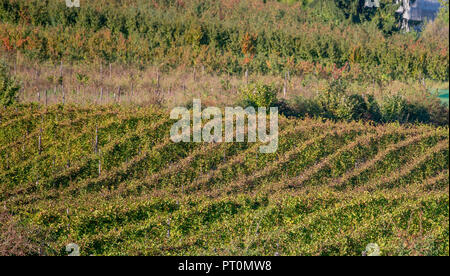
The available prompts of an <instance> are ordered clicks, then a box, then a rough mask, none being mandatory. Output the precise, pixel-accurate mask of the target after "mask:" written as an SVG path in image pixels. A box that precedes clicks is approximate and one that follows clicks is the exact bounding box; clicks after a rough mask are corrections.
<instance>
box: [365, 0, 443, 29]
mask: <svg viewBox="0 0 450 276" xmlns="http://www.w3.org/2000/svg"><path fill="white" fill-rule="evenodd" d="M395 2H396V3H397V4H400V7H399V9H398V10H397V13H400V14H401V17H402V23H401V24H402V29H404V30H406V31H408V30H409V28H410V26H411V25H413V24H417V23H419V22H424V21H425V20H434V19H435V18H436V16H437V14H438V12H439V9H440V7H441V4H440V3H439V1H438V0H395ZM365 6H366V7H368V8H374V7H379V6H380V1H379V0H366V1H365Z"/></svg>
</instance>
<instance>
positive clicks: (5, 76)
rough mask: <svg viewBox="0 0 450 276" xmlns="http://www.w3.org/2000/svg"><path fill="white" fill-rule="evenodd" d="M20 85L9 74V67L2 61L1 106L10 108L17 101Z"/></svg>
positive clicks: (0, 77) (0, 70) (0, 61)
mask: <svg viewBox="0 0 450 276" xmlns="http://www.w3.org/2000/svg"><path fill="white" fill-rule="evenodd" d="M19 89H20V85H19V83H18V81H17V80H16V79H15V78H13V77H12V76H11V74H10V72H9V67H8V65H7V64H6V63H5V62H4V61H3V60H0V105H1V106H10V105H12V104H14V103H15V102H16V101H17V93H18V92H19Z"/></svg>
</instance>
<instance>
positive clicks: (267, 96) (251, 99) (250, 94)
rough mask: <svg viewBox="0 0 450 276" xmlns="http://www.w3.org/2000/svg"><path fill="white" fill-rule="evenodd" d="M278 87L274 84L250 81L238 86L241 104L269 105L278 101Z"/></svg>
mask: <svg viewBox="0 0 450 276" xmlns="http://www.w3.org/2000/svg"><path fill="white" fill-rule="evenodd" d="M278 90H279V89H278V88H277V87H276V86H275V85H274V84H270V85H267V84H262V83H259V82H258V83H252V84H249V85H246V86H243V87H241V88H240V93H241V97H242V101H243V104H244V105H245V106H253V107H271V106H276V104H277V103H278V100H277V93H278Z"/></svg>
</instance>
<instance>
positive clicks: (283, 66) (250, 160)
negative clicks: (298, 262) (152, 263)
mask: <svg viewBox="0 0 450 276" xmlns="http://www.w3.org/2000/svg"><path fill="white" fill-rule="evenodd" d="M364 2H365V1H359V0H355V1H353V0H352V1H325V0H323V1H322V0H311V1H309V0H308V1H306V0H302V1H271V0H267V1H266V0H264V1H263V0H248V1H239V0H207V1H200V0H176V1H175V0H174V1H172V0H154V1H144V0H142V1H141V0H124V1H106V0H101V1H81V5H80V7H79V8H75V7H68V6H66V5H65V3H64V1H59V0H48V1H37V0H36V1H35V0H33V1H23V0H16V1H8V0H0V54H1V57H0V60H1V62H0V256H4V255H19V256H24V255H51V256H54V255H69V254H70V255H78V254H80V255H83V256H91V255H150V256H159V255H164V256H168V255H176V256H205V255H206V256H292V255H301V256H304V255H313V256H329V255H333V256H334V255H356V256H361V255H364V256H366V255H385V256H392V255H420V256H423V255H432V256H435V255H447V256H448V255H449V136H450V135H449V128H448V123H449V122H448V120H449V117H448V112H449V107H448V104H443V103H442V102H441V100H442V97H443V95H444V96H445V95H447V96H448V60H449V59H448V52H449V51H448V30H449V29H448V1H442V2H441V7H442V8H441V10H440V11H439V13H438V14H436V18H435V20H434V21H430V22H422V21H420V22H409V23H410V24H411V25H412V24H414V25H413V26H414V28H411V31H406V29H405V28H404V27H405V24H406V23H408V22H406V21H404V20H403V21H401V18H400V17H401V14H399V12H398V8H399V6H398V4H395V3H394V2H395V1H390V0H381V1H379V2H380V3H381V4H380V5H379V7H378V8H369V7H367V6H365V5H364ZM409 23H408V24H409ZM408 26H409V25H408ZM445 91H447V94H445ZM439 97H441V99H440V98H439ZM193 99H200V100H201V103H202V106H203V107H204V109H203V110H202V109H200V112H201V111H204V110H206V109H207V108H208V107H217V109H215V110H218V111H220V112H223V111H224V110H226V108H227V107H243V108H245V107H253V108H255V109H256V110H258V108H262V107H277V108H278V112H279V116H278V121H277V128H278V140H277V147H278V150H277V151H276V152H274V153H261V152H260V151H259V148H260V146H262V145H265V143H264V141H261V139H259V140H256V138H255V142H252V141H249V140H250V138H249V137H250V130H251V129H250V126H251V124H250V117H251V116H250V115H251V114H250V115H248V114H247V115H248V116H247V117H245V118H244V120H243V121H244V122H245V123H247V122H248V123H249V125H248V126H247V127H245V128H243V132H244V134H243V135H244V137H245V138H246V139H244V142H236V141H234V140H233V141H234V142H212V143H207V142H195V143H194V142H192V143H191V142H179V143H175V142H173V139H172V137H171V130H172V128H173V126H174V124H175V123H177V120H176V119H173V118H171V110H172V111H173V110H174V108H175V107H181V108H182V109H183V108H184V109H183V110H186V114H188V117H189V120H190V119H191V116H192V117H195V115H194V113H195V112H196V110H195V107H194V104H193ZM444 101H445V99H444ZM447 101H448V97H447ZM223 113H225V112H223ZM201 116H202V115H200V118H201V119H200V123H199V124H200V127H202V126H204V125H205V124H206V123H207V122H208V121H207V119H208V118H205V117H203V118H202V117H201ZM203 116H206V115H205V114H203ZM225 116H226V115H225ZM225 116H222V113H221V114H220V116H218V117H219V118H218V119H220V120H222V119H225V118H224V117H225ZM268 117H269V116H266V117H265V116H261V118H263V119H268ZM214 118H215V119H216V117H214ZM255 118H256V117H255ZM202 119H203V120H202ZM209 119H211V118H209ZM232 120H233V123H234V120H235V119H234V118H233V119H232ZM258 120H259V116H258ZM194 121H195V118H194ZM255 121H256V119H255ZM237 124H238V118H237V115H236V125H237ZM259 124H260V122H259V121H258V125H259ZM271 127H272V125H271ZM187 128H188V132H189V134H191V129H192V132H194V131H195V130H194V128H195V122H192V126H191V122H190V121H189V123H188V125H187ZM225 128H226V126H224V129H225ZM236 128H237V126H236ZM220 129H221V130H222V126H221V127H220ZM255 129H256V126H255ZM233 130H234V128H233ZM255 132H256V130H255ZM204 133H205V132H203V134H202V135H205V134H204ZM209 134H211V133H209ZM194 135H195V134H194ZM233 135H234V134H233ZM259 135H260V134H259V133H258V138H259ZM237 136H238V133H236V140H237ZM233 137H234V136H233Z"/></svg>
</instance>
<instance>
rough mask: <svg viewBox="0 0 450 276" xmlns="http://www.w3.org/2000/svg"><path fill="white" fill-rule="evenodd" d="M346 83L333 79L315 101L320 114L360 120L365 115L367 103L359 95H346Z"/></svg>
mask: <svg viewBox="0 0 450 276" xmlns="http://www.w3.org/2000/svg"><path fill="white" fill-rule="evenodd" d="M346 88H347V83H346V82H345V81H344V80H335V81H333V82H331V83H330V85H329V87H328V89H327V90H326V91H324V92H323V93H322V94H320V95H319V96H318V97H317V99H316V101H317V105H318V106H319V109H320V110H321V113H322V116H323V117H326V118H330V119H335V120H347V121H351V120H360V119H362V118H364V117H365V116H366V113H367V104H366V102H365V100H364V98H363V97H362V96H360V95H348V94H347V93H346Z"/></svg>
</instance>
